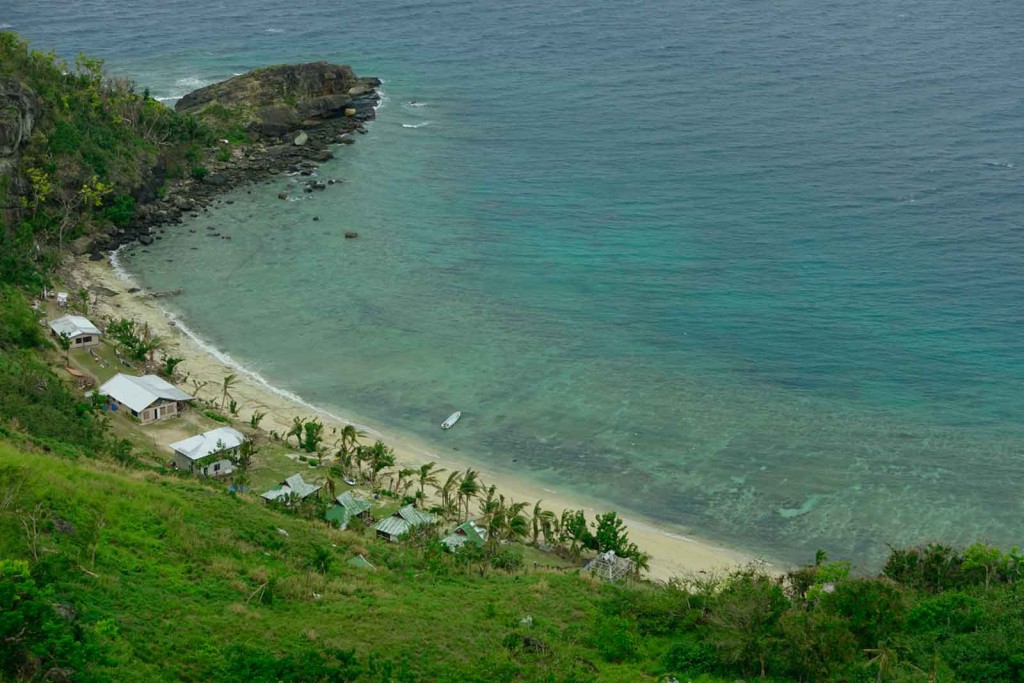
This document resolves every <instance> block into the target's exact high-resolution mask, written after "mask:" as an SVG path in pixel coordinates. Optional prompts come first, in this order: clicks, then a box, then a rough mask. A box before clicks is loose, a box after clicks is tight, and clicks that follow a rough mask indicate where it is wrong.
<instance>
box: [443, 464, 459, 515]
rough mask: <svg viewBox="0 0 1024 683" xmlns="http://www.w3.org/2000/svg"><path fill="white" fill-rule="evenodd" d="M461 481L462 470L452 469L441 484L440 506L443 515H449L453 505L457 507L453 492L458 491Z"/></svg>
mask: <svg viewBox="0 0 1024 683" xmlns="http://www.w3.org/2000/svg"><path fill="white" fill-rule="evenodd" d="M461 481H462V472H459V471H454V472H451V473H450V474H449V475H448V478H447V479H446V480H445V482H444V485H443V486H441V507H442V508H443V509H444V513H445V515H449V514H450V513H451V511H452V508H453V507H455V508H456V509H457V506H456V505H455V498H454V495H453V494H455V493H456V492H457V491H458V489H459V484H460V483H461Z"/></svg>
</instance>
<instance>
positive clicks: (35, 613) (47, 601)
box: [0, 560, 110, 680]
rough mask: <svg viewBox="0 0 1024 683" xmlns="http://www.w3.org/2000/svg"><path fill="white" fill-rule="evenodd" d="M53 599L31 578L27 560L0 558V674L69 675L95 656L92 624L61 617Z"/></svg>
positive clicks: (20, 676) (49, 677)
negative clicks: (82, 624) (83, 624)
mask: <svg viewBox="0 0 1024 683" xmlns="http://www.w3.org/2000/svg"><path fill="white" fill-rule="evenodd" d="M58 602H59V600H58V597H57V595H56V594H55V593H54V591H53V590H52V589H51V588H50V587H49V586H41V585H39V584H38V583H37V582H36V581H35V580H34V579H33V578H32V574H31V571H30V568H29V563H28V562H25V561H21V560H0V678H3V679H4V680H69V679H72V678H76V677H74V674H75V673H76V672H81V671H82V670H83V669H85V668H86V666H87V665H88V663H89V662H91V661H97V660H99V659H100V657H101V656H102V655H101V652H100V649H99V646H98V645H97V644H95V643H94V642H93V641H92V639H91V638H90V636H91V635H92V633H95V631H96V629H95V628H89V627H85V628H83V627H82V626H81V625H79V624H78V623H72V622H71V621H70V620H68V619H65V618H64V617H63V616H61V615H60V613H58V611H57V609H55V606H56V605H57V604H58ZM101 624H102V626H103V628H109V627H110V625H109V624H107V623H106V622H101Z"/></svg>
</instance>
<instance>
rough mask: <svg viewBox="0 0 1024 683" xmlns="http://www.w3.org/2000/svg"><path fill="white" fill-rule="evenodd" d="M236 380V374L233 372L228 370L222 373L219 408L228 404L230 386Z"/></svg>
mask: <svg viewBox="0 0 1024 683" xmlns="http://www.w3.org/2000/svg"><path fill="white" fill-rule="evenodd" d="M237 381H238V375H236V374H235V373H233V372H229V373H228V374H226V375H224V383H223V384H222V385H221V387H220V409H221V410H224V406H226V405H227V404H228V397H230V396H231V387H233V386H235V383H236V382H237Z"/></svg>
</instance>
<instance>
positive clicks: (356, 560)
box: [346, 555, 376, 569]
mask: <svg viewBox="0 0 1024 683" xmlns="http://www.w3.org/2000/svg"><path fill="white" fill-rule="evenodd" d="M346 564H348V565H349V566H351V567H359V568H360V569H376V567H374V566H373V565H372V564H370V561H369V560H367V559H366V558H365V557H363V556H362V555H356V556H355V557H353V558H352V559H351V560H348V562H346Z"/></svg>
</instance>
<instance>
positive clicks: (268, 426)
mask: <svg viewBox="0 0 1024 683" xmlns="http://www.w3.org/2000/svg"><path fill="white" fill-rule="evenodd" d="M70 277H71V278H72V279H73V280H74V281H75V284H76V285H78V286H82V287H86V288H88V289H89V290H90V291H91V292H93V294H94V295H95V294H97V293H98V292H102V289H101V288H103V289H106V290H111V291H114V292H116V293H117V294H116V295H113V296H104V295H102V294H99V296H98V297H97V298H98V301H97V303H95V304H94V305H93V307H92V310H93V311H94V312H95V313H97V314H98V315H99V316H111V317H121V318H133V319H135V320H138V321H140V322H145V323H147V324H148V325H149V326H150V328H151V329H152V330H153V331H154V333H155V334H156V335H157V336H159V337H160V338H161V339H162V340H163V342H164V347H163V348H164V350H165V351H166V352H167V353H168V355H172V356H178V357H181V358H184V359H185V361H184V362H183V363H182V364H181V366H179V371H180V372H183V373H188V375H189V376H190V378H194V379H197V380H198V381H200V382H209V387H215V386H219V385H220V384H221V381H222V379H223V377H224V375H225V373H227V372H236V373H237V374H238V376H239V381H238V383H237V384H236V385H235V386H234V387H233V388H232V390H231V393H232V395H233V396H234V397H235V398H236V399H237V400H238V402H239V403H240V404H241V406H242V409H241V411H240V413H241V417H242V419H244V420H248V417H249V415H250V414H251V413H252V412H253V411H256V410H259V411H262V412H265V413H266V414H267V415H266V418H265V419H264V420H263V422H262V424H261V427H262V428H263V429H265V430H268V431H269V430H278V431H281V432H285V431H287V430H288V428H289V427H290V425H291V422H292V418H293V417H294V416H296V415H300V416H303V417H313V416H316V417H318V418H319V419H321V420H322V421H323V422H324V423H325V425H326V426H327V427H328V429H330V428H331V427H340V426H343V425H344V424H347V423H349V422H350V421H348V420H345V419H343V418H342V417H340V416H338V415H335V414H331V413H329V412H326V411H325V410H321V409H318V408H316V407H314V406H311V405H309V404H307V403H305V402H303V401H302V400H301V398H300V397H298V396H295V395H291V394H289V393H288V392H284V391H281V390H278V389H276V388H275V387H273V386H271V385H270V384H268V383H267V382H266V381H264V380H263V379H262V378H260V377H259V376H258V375H256V374H254V373H252V372H250V371H248V370H247V369H246V368H244V367H243V366H241V365H238V364H236V363H234V362H233V361H232V359H231V358H230V357H228V356H227V355H225V354H223V353H221V352H219V351H216V350H214V349H212V348H210V347H209V346H207V345H205V344H203V343H202V342H201V340H200V339H199V338H198V337H196V336H195V335H194V334H192V333H191V331H189V330H187V329H186V328H185V327H184V326H183V325H182V324H181V323H180V322H178V321H176V320H175V319H174V318H173V317H172V316H171V315H170V314H168V313H167V312H166V311H164V310H163V309H161V308H160V307H159V305H158V303H157V301H156V300H154V299H153V298H151V297H150V296H148V295H147V294H146V292H145V290H142V291H139V292H135V293H128V291H127V290H128V289H130V288H132V287H133V286H137V285H134V283H130V282H128V281H126V280H125V279H123V278H122V276H121V275H120V274H119V273H118V272H117V271H115V269H114V268H113V267H112V266H111V264H110V263H108V262H107V261H105V260H104V261H89V260H87V259H86V258H79V259H77V260H76V261H75V263H74V266H73V268H72V274H71V276H70ZM183 388H184V389H186V390H189V391H191V389H192V387H191V383H190V384H189V385H187V386H183ZM213 391H214V390H213V389H207V392H213ZM211 395H212V394H211ZM351 422H353V423H356V422H355V421H351ZM359 427H360V429H362V430H363V431H364V432H366V433H367V435H368V436H367V438H368V439H376V438H380V439H382V440H383V441H384V442H385V443H387V444H388V445H389V446H391V447H392V448H394V450H395V454H396V456H397V459H398V461H399V462H400V463H401V464H402V465H403V466H409V467H416V466H418V465H420V464H422V463H425V462H429V461H436V462H437V463H438V464H439V465H440V466H442V467H444V468H446V469H448V470H452V469H465V468H466V467H472V468H473V469H475V470H478V471H479V472H480V477H481V479H482V480H483V481H484V482H485V483H486V484H488V485H490V484H492V483H493V484H496V485H497V487H498V490H499V491H500V492H502V493H503V494H505V496H506V497H509V498H511V499H514V500H524V501H536V500H543V501H544V503H543V505H544V507H545V509H550V510H554V511H556V512H558V511H561V510H563V509H579V508H583V509H585V510H587V513H588V516H591V517H592V516H593V515H594V513H596V512H604V511H606V510H605V509H596V508H595V505H594V502H593V501H588V500H586V499H584V498H581V497H579V496H574V495H567V494H562V493H559V492H554V493H553V492H551V491H550V490H547V489H544V488H542V487H541V486H540V485H539V484H537V483H534V482H531V481H529V479H527V478H526V477H516V476H514V475H508V474H506V473H496V472H493V471H491V470H489V468H488V467H487V466H486V464H483V463H479V462H475V461H473V460H472V459H471V458H468V457H466V456H465V455H464V454H450V453H447V452H446V453H443V454H439V453H436V452H434V449H431V448H430V447H429V446H428V445H427V444H425V443H421V442H418V441H417V440H416V439H414V438H411V437H408V436H402V435H400V434H396V433H394V431H391V430H383V431H382V430H381V429H377V428H375V427H374V426H372V425H365V424H361V423H359ZM624 519H625V521H626V523H627V525H628V526H629V534H630V539H631V540H632V541H634V542H635V543H636V544H637V545H638V546H639V547H640V548H641V549H643V550H644V551H645V552H647V553H649V554H650V555H651V561H650V567H651V569H650V572H649V577H650V578H652V579H656V580H661V581H664V580H668V579H670V578H672V577H673V576H676V575H680V574H686V573H692V572H700V571H714V570H722V569H728V568H730V567H734V566H736V565H738V564H745V563H747V562H749V561H750V560H751V559H753V558H751V557H749V556H745V555H743V554H741V553H738V552H735V551H732V550H728V549H725V548H721V547H717V546H715V545H713V544H710V543H708V542H705V541H702V540H697V539H695V538H692V537H690V536H688V535H686V534H685V533H684V532H683V531H681V530H673V529H668V528H665V527H664V526H662V525H656V524H655V523H653V522H650V521H647V520H644V519H642V518H639V517H637V516H634V515H629V514H626V515H624Z"/></svg>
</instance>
